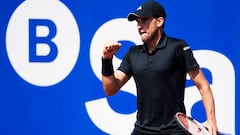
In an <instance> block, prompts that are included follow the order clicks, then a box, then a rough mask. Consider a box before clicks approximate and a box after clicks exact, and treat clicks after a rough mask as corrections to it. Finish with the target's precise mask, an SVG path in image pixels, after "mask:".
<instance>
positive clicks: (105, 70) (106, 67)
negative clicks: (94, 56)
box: [102, 57, 114, 76]
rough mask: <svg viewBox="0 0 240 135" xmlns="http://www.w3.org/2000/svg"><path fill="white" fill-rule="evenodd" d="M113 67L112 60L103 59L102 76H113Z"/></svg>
mask: <svg viewBox="0 0 240 135" xmlns="http://www.w3.org/2000/svg"><path fill="white" fill-rule="evenodd" d="M113 73H114V70H113V65H112V58H103V57H102V75H103V76H111V75H113Z"/></svg>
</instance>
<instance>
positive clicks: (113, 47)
mask: <svg viewBox="0 0 240 135" xmlns="http://www.w3.org/2000/svg"><path fill="white" fill-rule="evenodd" d="M120 47H121V43H119V42H117V41H109V42H107V43H105V44H104V47H103V59H110V58H112V57H113V55H114V54H115V53H116V52H117V51H118V50H119V48H120Z"/></svg>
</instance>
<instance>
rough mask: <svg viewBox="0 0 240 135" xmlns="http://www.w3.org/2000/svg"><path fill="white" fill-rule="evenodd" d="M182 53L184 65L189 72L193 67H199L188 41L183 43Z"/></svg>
mask: <svg viewBox="0 0 240 135" xmlns="http://www.w3.org/2000/svg"><path fill="white" fill-rule="evenodd" d="M180 54H181V59H182V62H183V66H184V68H185V70H186V71H187V72H188V71H190V70H191V69H194V68H197V67H199V64H198V63H197V61H196V59H195V57H194V55H193V52H192V49H191V48H190V46H189V45H188V44H186V42H183V43H182V44H181V48H180Z"/></svg>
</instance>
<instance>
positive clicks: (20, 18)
mask: <svg viewBox="0 0 240 135" xmlns="http://www.w3.org/2000/svg"><path fill="white" fill-rule="evenodd" d="M30 33H31V34H30ZM30 48H33V49H30ZM6 49H7V54H8V57H9V60H10V63H11V64H12V66H13V68H14V69H15V71H16V72H17V73H18V74H19V76H21V77H22V78H23V79H24V80H25V81H27V82H29V83H31V84H33V85H37V86H44V87H45V86H51V85H55V84H57V83H59V82H61V81H62V80H63V79H64V78H66V77H67V76H68V74H69V73H70V72H71V71H72V69H73V67H74V65H75V64H76V61H77V58H78V54H79V51H80V33H79V30H78V25H77V23H76V20H75V18H74V16H73V15H72V13H71V12H70V10H69V9H68V8H67V7H66V6H65V5H64V4H63V3H62V2H61V1H59V0H50V1H49V0H26V1H24V2H23V3H22V4H21V5H20V6H19V7H18V8H17V9H16V10H15V11H14V13H13V14H12V16H11V18H10V21H9V24H8V27H7V33H6ZM50 54H53V55H50ZM33 56H36V57H33ZM42 57H44V58H47V60H46V59H41V58H42Z"/></svg>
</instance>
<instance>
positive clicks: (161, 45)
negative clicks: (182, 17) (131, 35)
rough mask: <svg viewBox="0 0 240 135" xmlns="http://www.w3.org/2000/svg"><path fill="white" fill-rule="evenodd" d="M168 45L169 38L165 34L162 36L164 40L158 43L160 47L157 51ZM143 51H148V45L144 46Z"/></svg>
mask: <svg viewBox="0 0 240 135" xmlns="http://www.w3.org/2000/svg"><path fill="white" fill-rule="evenodd" d="M166 45H167V36H166V34H165V32H163V35H162V38H161V40H160V41H159V42H158V45H157V47H156V50H158V49H162V48H165V47H166ZM142 49H143V51H147V44H145V43H144V44H143V48H142Z"/></svg>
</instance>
